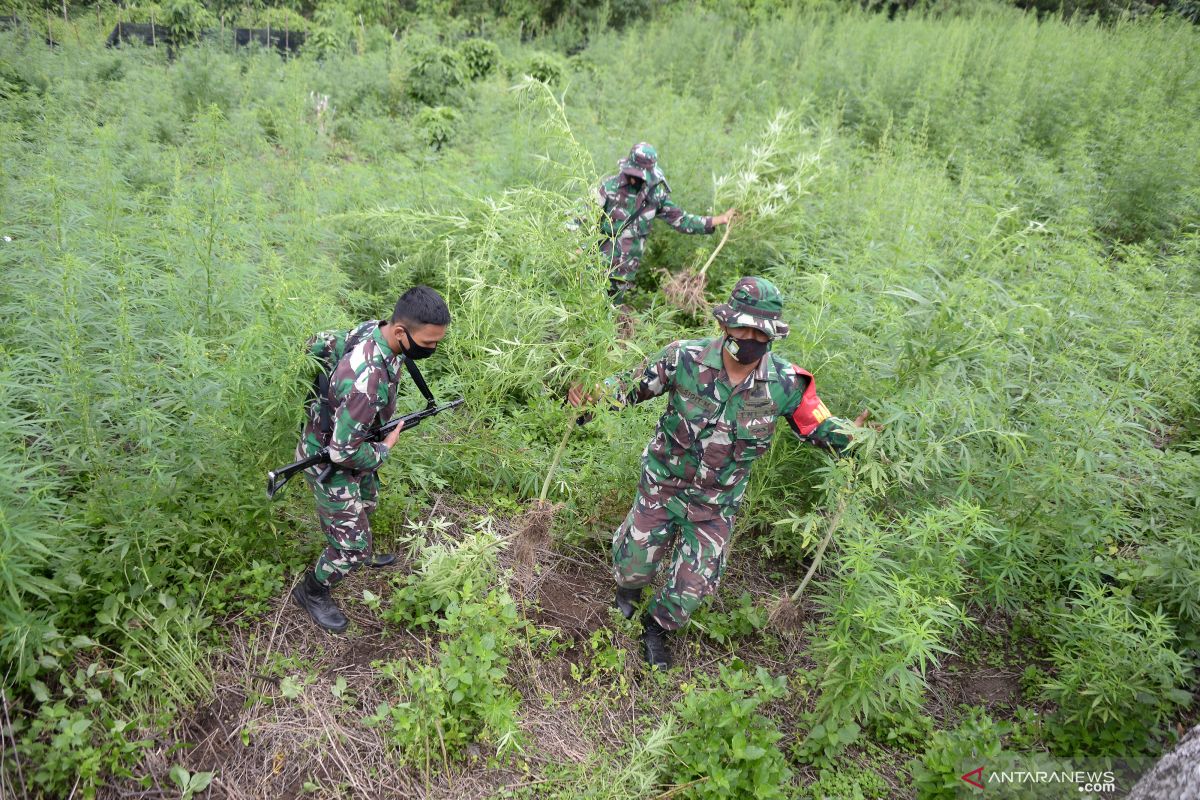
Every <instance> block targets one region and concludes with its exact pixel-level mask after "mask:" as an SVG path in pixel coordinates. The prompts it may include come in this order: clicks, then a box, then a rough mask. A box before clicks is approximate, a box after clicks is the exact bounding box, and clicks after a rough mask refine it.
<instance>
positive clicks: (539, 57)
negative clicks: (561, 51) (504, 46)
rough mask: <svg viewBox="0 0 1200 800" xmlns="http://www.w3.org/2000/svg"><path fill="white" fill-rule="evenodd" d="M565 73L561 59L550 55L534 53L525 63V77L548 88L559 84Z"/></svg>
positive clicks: (564, 66)
mask: <svg viewBox="0 0 1200 800" xmlns="http://www.w3.org/2000/svg"><path fill="white" fill-rule="evenodd" d="M565 73H566V65H565V64H563V61H562V59H561V58H559V57H558V56H556V55H553V54H551V53H534V54H533V55H532V56H530V57H529V59H528V60H527V61H526V62H525V74H526V75H528V76H529V77H531V78H533V79H534V80H535V81H541V82H542V83H545V84H547V85H550V86H554V85H557V84H558V83H560V82H561V81H562V78H563V75H564V74H565Z"/></svg>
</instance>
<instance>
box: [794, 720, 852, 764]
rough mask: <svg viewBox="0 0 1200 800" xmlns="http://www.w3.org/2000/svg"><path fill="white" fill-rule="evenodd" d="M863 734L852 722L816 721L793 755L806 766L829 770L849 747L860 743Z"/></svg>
mask: <svg viewBox="0 0 1200 800" xmlns="http://www.w3.org/2000/svg"><path fill="white" fill-rule="evenodd" d="M861 733H862V729H861V728H860V727H859V726H858V724H857V723H855V722H853V721H851V720H847V719H826V720H824V721H817V720H814V721H813V724H812V727H811V728H809V731H808V733H807V734H805V736H804V738H803V739H801V740H800V741H798V742H796V744H795V746H794V747H793V748H792V755H793V757H795V758H796V759H797V760H798V761H801V762H803V763H805V764H812V765H814V766H817V767H820V768H822V769H829V768H831V767H833V765H834V763H835V762H836V761H837V758H838V756H840V755H841V754H842V751H843V750H845V749H846V747H847V746H848V745H851V744H854V743H855V742H857V741H858V737H859V734H861Z"/></svg>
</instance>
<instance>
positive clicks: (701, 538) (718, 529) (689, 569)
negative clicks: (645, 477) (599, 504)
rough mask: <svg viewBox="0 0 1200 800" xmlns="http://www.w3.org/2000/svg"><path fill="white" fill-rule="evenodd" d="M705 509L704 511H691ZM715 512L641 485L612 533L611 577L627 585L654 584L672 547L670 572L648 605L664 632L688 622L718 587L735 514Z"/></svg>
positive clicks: (628, 587) (711, 508)
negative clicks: (631, 503) (668, 498)
mask: <svg viewBox="0 0 1200 800" xmlns="http://www.w3.org/2000/svg"><path fill="white" fill-rule="evenodd" d="M701 510H702V511H703V512H704V513H692V514H689V513H688V511H701ZM713 510H714V508H713V507H712V506H707V505H705V506H704V508H703V509H699V508H697V507H696V506H688V505H681V504H678V503H668V502H667V498H666V497H665V496H664V495H663V494H661V493H654V492H650V491H647V487H646V485H645V484H643V485H642V486H640V487H639V488H638V495H637V499H636V500H635V501H634V503H633V508H632V509H630V511H629V514H628V515H627V516H626V517H625V521H624V522H622V523H621V527H619V528H617V531H616V533H615V534H613V543H612V557H613V579H614V580H615V581H616V582H617V585H618V586H623V587H625V588H627V589H635V588H638V587H642V586H647V585H648V584H650V582H651V581H653V580H654V576H655V574H656V573H657V572H658V568H659V563H660V562H661V561H662V558H663V555H665V554H666V553H667V551H668V550H670V549H671V547H672V545H674V555H673V556H672V558H671V575H670V577H669V578H668V579H667V582H666V585H664V586H663V588H662V589H660V590H659V591H658V593H657V594H655V596H654V598H653V599H652V600H651V601H650V607H649V609H648V610H649V613H650V615H651V616H652V617H654V619H655V620H656V621H657V622H658V624H659V625H661V626H662V627H663V628H664V629H665V630H677V629H679V628H682V627H683V626H684V625H686V624H687V621H688V619H689V618H690V617H691V616H692V612H694V611H695V610H696V609H697V608H699V606H700V602H701V601H702V600H704V598H705V597H708V596H709V595H710V594H712V593H713V592H715V591H716V590H717V584H718V583H720V580H721V575H722V573H723V572H724V571H725V550H726V546H727V545H728V544H729V531H730V529H731V528H732V527H733V516H732V514H728V513H715V514H714V513H713ZM689 517H691V518H689Z"/></svg>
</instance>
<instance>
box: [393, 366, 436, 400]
mask: <svg viewBox="0 0 1200 800" xmlns="http://www.w3.org/2000/svg"><path fill="white" fill-rule="evenodd" d="M401 358H403V359H404V368H405V369H406V370H408V376H409V377H410V378H412V382H413V383H415V384H416V386H417V391H418V392H420V393H421V397H424V398H425V402H426V404H428V405H431V406H432V405H436V403H437V401H436V400H434V399H433V392H431V391H429V384H427V383H425V376H423V375H422V374H421V370H419V369H417V365H416V364H414V363H413V360H412V359H411V358H409V357H408V356H401Z"/></svg>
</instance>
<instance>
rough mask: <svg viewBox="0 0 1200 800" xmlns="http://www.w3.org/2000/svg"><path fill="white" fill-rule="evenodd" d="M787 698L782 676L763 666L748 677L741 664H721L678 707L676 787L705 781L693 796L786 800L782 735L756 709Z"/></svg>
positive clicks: (674, 749)
mask: <svg viewBox="0 0 1200 800" xmlns="http://www.w3.org/2000/svg"><path fill="white" fill-rule="evenodd" d="M786 695H787V681H786V679H785V678H784V677H783V676H780V677H777V678H773V677H771V675H770V674H769V673H767V671H766V670H764V669H763V668H762V667H758V668H757V670H755V672H754V673H750V671H749V670H747V669H746V668H745V667H744V666H742V665H741V663H740V662H736V661H735V662H734V663H733V664H732V665H722V666H721V669H720V675H719V677H717V678H716V679H713V678H711V677H705V678H703V679H702V680H701V685H700V686H699V687H697V688H695V689H692V690H691V691H690V692H689V693H687V694H685V695H684V696H683V698H682V699H681V700H680V701H679V702H678V703H676V705H675V712H676V714H677V715H678V717H679V721H680V730H679V732H678V735H677V736H676V738H675V740H674V742H673V743H672V747H671V750H672V754H673V756H674V761H675V766H674V768H673V769H672V771H671V772H670V775H671V779H672V783H689V782H691V781H694V780H698V779H703V780H702V781H701V782H699V783H697V784H696V785H695V786H694V787H693V788H692V790H691V795H692V796H694V797H705V798H707V797H711V798H756V799H757V800H768V799H769V798H783V797H786V796H787V793H786V791H785V789H784V786H785V784H786V783H787V782H788V781H789V780H790V778H791V774H792V771H791V770H790V769H789V768H788V766H787V763H786V762H785V761H784V759H783V755H782V754H781V753H780V752H779V748H778V747H777V746H776V744H777V742H778V741H779V740H780V738H782V736H783V734H781V733H780V732H779V729H778V728H777V727H776V726H775V723H774V722H772V721H771V720H770V719H768V718H767V717H765V716H763V715H762V714H761V713H759V711H758V709H759V708H760V707H761V706H762V705H763V704H764V703H767V702H769V701H771V700H778V699H781V698H783V697H785V696H786Z"/></svg>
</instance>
